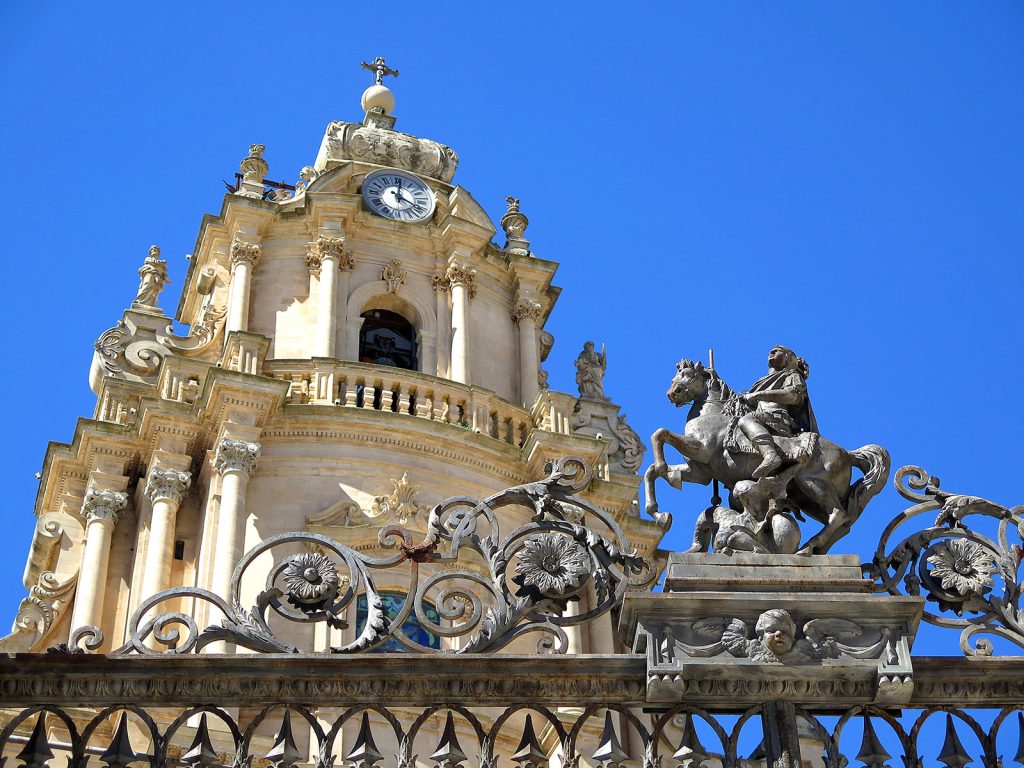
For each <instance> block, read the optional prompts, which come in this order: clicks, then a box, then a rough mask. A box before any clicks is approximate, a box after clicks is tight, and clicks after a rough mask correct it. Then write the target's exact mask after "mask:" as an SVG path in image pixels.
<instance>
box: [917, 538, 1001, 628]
mask: <svg viewBox="0 0 1024 768" xmlns="http://www.w3.org/2000/svg"><path fill="white" fill-rule="evenodd" d="M923 559H924V562H925V563H927V564H928V565H930V566H931V569H930V570H929V571H928V572H927V576H926V580H927V581H928V582H931V584H930V585H929V586H930V587H931V589H929V595H928V597H929V599H931V600H935V601H936V602H938V603H939V606H940V607H941V608H943V609H950V610H953V611H954V612H955V613H956V614H957V615H960V614H962V613H963V610H964V608H965V607H966V608H967V610H972V606H971V605H970V604H971V603H974V602H976V601H979V600H981V601H983V600H984V599H985V594H986V593H987V592H989V591H990V590H991V589H992V587H993V586H994V582H993V578H992V577H993V576H994V575H995V574H997V573H998V572H999V568H998V565H997V564H996V559H995V557H994V556H993V555H992V553H990V552H989V551H988V550H987V549H986V548H985V547H983V546H982V545H981V544H979V543H977V542H975V541H970V540H969V539H962V538H955V539H943V540H942V541H938V542H935V543H933V544H932V545H931V546H930V547H929V548H928V550H926V552H925V557H924V558H923ZM936 587H937V588H938V589H936ZM949 598H953V599H952V600H951V599H949ZM965 604H967V605H965ZM979 607H980V606H979ZM982 610H984V608H982Z"/></svg>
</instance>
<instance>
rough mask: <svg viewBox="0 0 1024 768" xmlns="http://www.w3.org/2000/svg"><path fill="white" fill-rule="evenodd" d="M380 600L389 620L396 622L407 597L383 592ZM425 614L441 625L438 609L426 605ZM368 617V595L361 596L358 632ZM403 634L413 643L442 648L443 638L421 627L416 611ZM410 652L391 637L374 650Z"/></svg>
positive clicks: (428, 604)
mask: <svg viewBox="0 0 1024 768" xmlns="http://www.w3.org/2000/svg"><path fill="white" fill-rule="evenodd" d="M380 598H381V600H382V601H383V603H384V613H385V614H386V615H387V617H388V618H389V619H391V620H394V619H395V617H396V616H398V612H399V611H401V610H402V604H403V603H404V602H405V595H404V594H402V593H401V592H382V593H381V595H380ZM423 612H424V613H425V614H426V616H427V618H428V619H429V620H430V621H432V622H434V623H435V624H440V623H441V617H440V616H438V614H437V609H435V608H434V606H433V605H431V604H430V603H424V605H423ZM366 615H367V608H366V595H359V598H358V600H357V602H356V628H357V630H362V628H363V626H364V625H365V624H366ZM402 634H404V635H405V636H406V637H408V638H409V639H410V640H412V641H413V642H416V643H419V644H420V645H423V646H426V647H427V648H440V647H441V638H439V637H438V636H437V635H435V634H434V633H432V632H428V631H427V630H425V629H424V628H423V627H421V626H420V623H419V622H418V621H417V620H416V613H415V609H413V611H411V612H410V613H409V616H408V618H407V619H406V620H405V623H404V624H402ZM408 651H409V649H408V648H406V647H405V646H404V645H402V644H401V643H400V642H398V640H396V639H395V638H394V637H389V638H388V639H387V640H386V641H385V642H384V643H383V644H382V645H380V646H378V647H377V648H374V650H373V652H374V653H407V652H408Z"/></svg>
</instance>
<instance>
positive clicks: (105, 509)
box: [82, 488, 128, 525]
mask: <svg viewBox="0 0 1024 768" xmlns="http://www.w3.org/2000/svg"><path fill="white" fill-rule="evenodd" d="M127 506H128V494H127V493H122V492H121V491H104V490H100V489H99V488H90V489H89V490H88V491H86V492H85V501H83V502H82V517H84V518H85V520H86V522H89V523H91V522H93V521H94V520H102V521H104V522H109V523H113V524H115V525H116V524H117V521H118V520H120V519H121V517H122V516H123V515H124V511H125V508H127Z"/></svg>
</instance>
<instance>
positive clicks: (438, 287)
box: [430, 272, 452, 292]
mask: <svg viewBox="0 0 1024 768" xmlns="http://www.w3.org/2000/svg"><path fill="white" fill-rule="evenodd" d="M430 287H431V288H433V289H434V290H435V291H438V292H444V291H447V290H448V289H449V288H451V287H452V286H451V282H450V281H449V280H448V277H447V276H446V275H445V273H444V272H435V273H434V274H433V275H431V277H430Z"/></svg>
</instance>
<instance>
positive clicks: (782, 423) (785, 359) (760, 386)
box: [739, 346, 818, 478]
mask: <svg viewBox="0 0 1024 768" xmlns="http://www.w3.org/2000/svg"><path fill="white" fill-rule="evenodd" d="M768 368H769V370H768V373H767V374H766V375H764V376H762V377H761V378H760V379H758V380H757V381H755V382H754V384H753V386H752V387H751V388H750V390H749V391H748V392H746V393H744V394H742V395H740V400H741V401H742V402H743V403H744V404H745V405H747V406H748V407H749V408H751V411H750V413H748V414H746V415H745V416H743V417H742V418H741V419H740V421H739V428H740V430H741V431H742V432H743V434H744V435H746V436H747V439H749V440H750V442H751V443H753V445H754V447H755V448H756V449H757V450H758V451H759V452H760V454H761V463H760V465H758V467H757V469H755V470H754V472H753V476H754V477H755V478H762V477H769V476H771V475H773V474H774V473H775V470H777V469H778V468H779V467H780V466H781V465H782V463H783V461H784V457H783V456H782V455H781V454H780V453H779V449H778V446H777V445H776V444H775V436H781V437H795V436H797V435H799V434H802V433H804V432H813V433H815V434H817V432H818V423H817V421H816V420H815V418H814V411H813V410H811V402H810V400H808V398H807V377H808V376H809V375H810V368H809V367H808V365H807V363H806V362H805V361H804V359H803V358H802V357H797V355H796V353H795V352H793V350H791V349H788V348H787V347H783V346H776V347H774V348H772V351H771V352H769V353H768Z"/></svg>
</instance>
